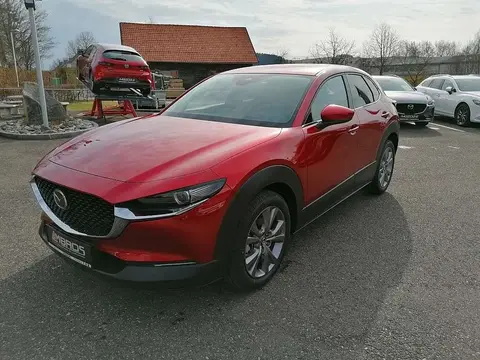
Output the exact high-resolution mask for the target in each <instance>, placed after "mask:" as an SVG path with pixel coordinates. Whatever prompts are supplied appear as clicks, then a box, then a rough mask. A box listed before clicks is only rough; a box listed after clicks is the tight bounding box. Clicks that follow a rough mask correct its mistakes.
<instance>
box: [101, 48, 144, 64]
mask: <svg viewBox="0 0 480 360" xmlns="http://www.w3.org/2000/svg"><path fill="white" fill-rule="evenodd" d="M103 57H105V58H107V59H112V60H120V61H137V62H144V60H143V58H142V57H141V56H140V55H139V54H137V53H134V52H131V51H124V50H107V51H104V52H103Z"/></svg>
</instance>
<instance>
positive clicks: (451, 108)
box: [440, 79, 458, 117]
mask: <svg viewBox="0 0 480 360" xmlns="http://www.w3.org/2000/svg"><path fill="white" fill-rule="evenodd" d="M449 86H450V87H451V88H452V89H455V85H454V84H453V82H452V81H451V80H449V79H445V82H444V83H443V86H442V91H443V93H442V94H441V95H440V98H441V100H442V101H441V105H442V112H443V113H444V114H445V115H447V116H451V117H454V116H455V108H456V107H457V104H458V99H457V93H456V92H452V93H451V94H450V93H449V92H448V91H447V90H446V89H447V87H449ZM457 90H458V89H457Z"/></svg>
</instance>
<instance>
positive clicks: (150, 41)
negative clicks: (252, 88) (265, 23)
mask: <svg viewBox="0 0 480 360" xmlns="http://www.w3.org/2000/svg"><path fill="white" fill-rule="evenodd" d="M120 38H121V41H122V44H123V45H127V46H131V47H133V48H135V49H136V50H137V51H138V52H139V53H140V54H141V55H142V56H143V57H144V58H145V60H146V61H147V62H172V63H215V64H220V63H221V64H257V63H258V60H257V56H256V54H255V49H254V48H253V44H252V41H251V40H250V36H249V35H248V31H247V29H246V28H244V27H216V26H197V25H162V24H139V23H124V22H122V23H120Z"/></svg>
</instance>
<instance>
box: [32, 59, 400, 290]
mask: <svg viewBox="0 0 480 360" xmlns="http://www.w3.org/2000/svg"><path fill="white" fill-rule="evenodd" d="M398 139H399V122H398V115H397V112H396V109H395V106H394V105H393V104H392V100H391V99H389V98H387V97H386V95H384V93H383V92H382V91H381V90H380V88H379V86H378V84H377V83H376V82H375V81H374V80H372V78H371V77H370V76H369V75H368V74H367V73H365V72H363V71H361V70H359V69H356V68H353V67H346V66H340V65H322V64H316V65H312V64H302V65H300V64H299V65H293V64H292V65H266V66H255V67H248V68H242V69H237V70H233V71H228V72H225V73H222V74H218V75H215V76H213V77H210V78H208V79H207V80H205V81H203V82H201V83H199V84H197V85H196V86H195V87H193V88H191V89H190V90H189V91H188V92H186V93H185V94H184V95H183V96H182V97H180V98H178V99H177V100H176V101H175V102H174V103H172V104H171V105H170V106H169V107H168V108H167V109H166V110H165V111H163V113H162V114H160V115H150V116H146V117H143V118H137V119H130V120H124V121H121V122H116V123H113V124H110V125H106V126H103V127H101V128H97V129H95V130H91V131H90V132H87V133H85V134H84V135H81V136H79V137H77V138H75V139H72V140H69V141H68V142H66V143H65V144H63V145H61V146H59V147H58V148H56V149H54V150H53V151H52V152H51V153H49V154H48V155H47V156H46V157H45V158H44V159H42V160H41V161H40V162H39V164H38V165H37V166H36V168H35V169H34V171H33V177H32V181H31V186H32V188H33V192H34V193H35V196H36V199H37V200H38V202H39V203H40V206H41V208H42V210H43V215H42V221H41V226H40V236H41V237H42V239H43V240H44V241H45V242H46V244H47V245H48V246H49V247H50V248H52V249H53V250H54V251H55V252H57V253H59V254H60V255H62V256H63V257H64V258H67V259H69V260H71V261H72V262H74V263H77V264H80V265H81V266H83V267H86V268H88V269H91V270H93V271H95V272H98V273H101V274H104V275H108V276H111V277H113V278H117V279H123V280H133V281H171V280H186V279H190V280H195V281H200V280H201V281H207V280H210V281H213V280H216V279H220V278H224V279H227V280H228V281H229V282H230V283H232V284H233V285H234V286H235V287H236V288H238V289H243V290H244V289H253V288H257V287H260V286H262V285H264V284H265V283H266V282H267V281H268V280H270V279H271V278H272V276H273V275H274V274H275V272H276V271H277V270H278V268H279V266H280V263H281V261H282V259H283V257H284V255H285V250H286V248H287V246H288V245H289V243H290V241H291V238H292V235H293V234H294V233H295V232H297V231H298V230H300V229H301V228H302V227H304V226H306V225H307V224H309V223H310V222H312V221H313V220H315V219H316V218H317V217H318V216H320V215H322V214H323V213H325V212H326V211H327V210H328V209H331V208H332V207H333V206H335V205H337V204H339V203H340V202H342V201H343V200H345V199H346V198H348V197H349V196H350V195H352V194H353V193H355V192H357V191H359V190H360V189H362V188H364V187H367V188H368V189H369V190H370V191H371V192H373V193H375V194H381V193H383V192H384V191H385V190H386V189H387V187H388V186H389V183H390V181H391V178H392V174H393V167H394V159H395V154H396V150H397V146H398Z"/></svg>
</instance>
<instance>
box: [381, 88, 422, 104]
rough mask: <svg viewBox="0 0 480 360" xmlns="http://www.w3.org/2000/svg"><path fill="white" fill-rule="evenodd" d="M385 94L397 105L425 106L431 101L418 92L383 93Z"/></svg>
mask: <svg viewBox="0 0 480 360" xmlns="http://www.w3.org/2000/svg"><path fill="white" fill-rule="evenodd" d="M385 94H386V95H387V96H388V97H389V98H390V99H393V100H396V101H397V102H399V103H403V102H408V103H420V104H425V103H426V102H428V101H430V100H431V97H430V96H428V95H426V94H424V93H421V92H420V91H414V90H413V91H385Z"/></svg>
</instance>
